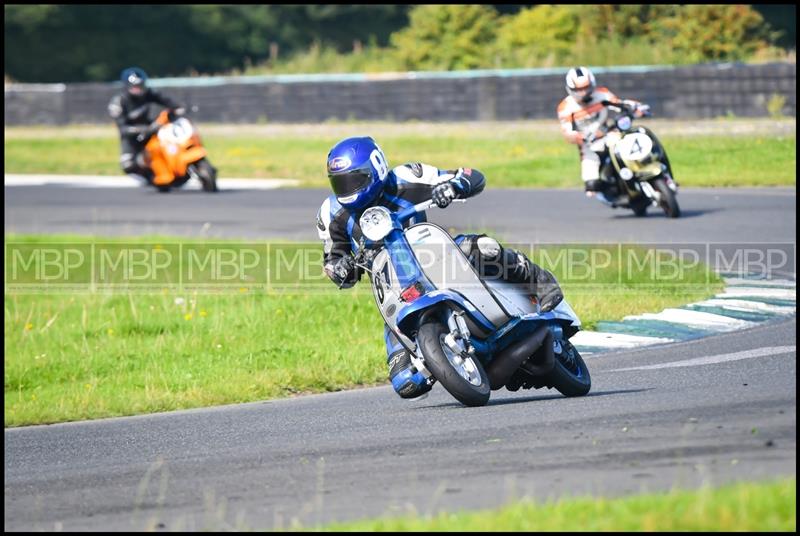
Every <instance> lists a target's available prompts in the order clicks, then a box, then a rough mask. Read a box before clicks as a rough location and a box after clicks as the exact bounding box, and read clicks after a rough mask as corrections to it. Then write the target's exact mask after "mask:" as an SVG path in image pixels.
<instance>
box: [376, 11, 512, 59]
mask: <svg viewBox="0 0 800 536" xmlns="http://www.w3.org/2000/svg"><path fill="white" fill-rule="evenodd" d="M499 18H500V16H499V14H498V12H497V10H496V9H495V8H493V7H491V6H485V5H463V4H446V5H433V4H431V5H420V6H416V7H414V8H413V9H412V10H411V11H410V12H409V25H408V26H407V27H406V28H404V29H402V30H400V31H399V32H395V33H394V34H392V36H391V38H390V42H391V44H392V46H393V47H394V48H395V50H396V52H397V56H398V58H399V60H400V63H401V65H402V68H403V69H410V70H418V69H429V70H433V69H443V70H458V69H475V68H480V67H487V66H489V65H491V64H492V59H493V58H492V49H493V48H494V41H495V37H496V34H497V26H498V20H499Z"/></svg>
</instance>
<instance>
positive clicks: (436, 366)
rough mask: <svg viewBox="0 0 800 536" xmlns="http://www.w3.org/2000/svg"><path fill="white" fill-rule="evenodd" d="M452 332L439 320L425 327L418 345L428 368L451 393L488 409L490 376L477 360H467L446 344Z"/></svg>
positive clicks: (473, 404)
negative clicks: (445, 339)
mask: <svg viewBox="0 0 800 536" xmlns="http://www.w3.org/2000/svg"><path fill="white" fill-rule="evenodd" d="M448 333H450V330H448V329H447V327H446V326H445V325H444V324H442V323H441V322H439V321H435V320H433V321H428V322H425V323H424V324H422V325H421V326H420V328H419V332H418V333H417V344H418V346H419V349H420V351H421V352H422V355H423V357H424V358H425V366H426V367H428V370H430V371H431V374H433V377H434V378H436V379H437V380H438V381H439V383H441V384H442V385H443V386H444V388H445V389H447V392H449V393H450V394H451V395H453V397H454V398H455V399H456V400H458V401H459V402H461V403H462V404H464V405H465V406H473V407H474V406H485V405H486V403H487V402H488V401H489V396H490V395H491V386H490V384H489V376H488V375H487V374H486V371H485V370H484V369H483V366H482V365H481V363H480V361H478V360H477V359H476V358H475V357H469V358H466V359H463V358H462V357H461V356H458V355H456V354H455V353H454V352H453V351H452V350H451V349H450V347H449V346H447V344H445V342H444V336H445V335H447V334H448Z"/></svg>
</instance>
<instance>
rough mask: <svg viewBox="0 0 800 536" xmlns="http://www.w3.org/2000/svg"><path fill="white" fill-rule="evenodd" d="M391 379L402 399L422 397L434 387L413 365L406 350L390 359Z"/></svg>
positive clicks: (396, 353)
mask: <svg viewBox="0 0 800 536" xmlns="http://www.w3.org/2000/svg"><path fill="white" fill-rule="evenodd" d="M389 379H390V380H391V381H392V387H394V390H395V392H397V394H398V395H400V397H401V398H417V397H420V396H422V395H424V394H425V393H427V392H428V391H430V390H431V388H432V387H433V386H432V385H431V384H429V383H428V381H427V379H426V378H425V376H423V375H422V374H420V373H419V372H418V371H417V369H416V368H415V367H414V365H413V364H412V363H411V357H410V356H409V355H408V351H407V350H405V349H404V350H400V351H398V352H395V353H394V354H392V355H391V356H390V357H389Z"/></svg>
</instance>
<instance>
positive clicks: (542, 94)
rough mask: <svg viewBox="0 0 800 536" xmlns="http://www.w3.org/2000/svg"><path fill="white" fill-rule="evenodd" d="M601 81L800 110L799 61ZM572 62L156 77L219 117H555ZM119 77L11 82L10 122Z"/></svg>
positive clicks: (607, 75)
mask: <svg viewBox="0 0 800 536" xmlns="http://www.w3.org/2000/svg"><path fill="white" fill-rule="evenodd" d="M593 70H594V72H595V74H596V76H597V78H598V83H599V84H601V85H605V86H607V87H608V88H609V89H611V90H612V91H613V92H615V93H616V94H617V95H619V96H620V97H623V98H626V97H627V98H634V99H638V100H641V101H644V102H647V103H649V104H650V105H651V107H652V110H653V114H654V116H655V117H663V118H708V117H717V116H722V115H727V114H729V113H732V114H735V115H736V116H739V117H764V116H767V115H769V114H768V111H767V103H768V102H769V100H770V99H771V98H772V97H773V96H774V95H779V96H783V97H784V98H785V105H784V108H783V113H784V114H786V115H790V116H796V89H795V80H796V65H795V64H788V63H775V64H764V65H741V64H723V65H697V66H687V67H661V68H659V67H619V68H607V69H603V68H596V69H593ZM565 72H566V71H565V69H521V70H505V71H462V72H450V73H422V72H417V73H398V74H375V75H365V74H354V75H282V76H260V77H241V78H221V77H215V78H182V79H179V78H176V79H158V80H153V82H152V84H153V86H154V87H158V88H159V89H161V90H163V91H164V92H167V93H169V94H170V95H172V96H174V97H176V98H177V99H179V100H182V101H183V102H185V103H188V104H189V105H195V106H198V111H197V112H196V113H195V114H193V117H194V118H196V119H197V120H199V121H205V122H221V123H256V122H264V121H269V122H278V123H308V122H312V123H314V122H320V121H326V120H337V119H339V120H395V121H408V120H432V121H460V120H464V121H473V120H515V119H540V118H541V119H552V118H554V117H555V109H556V106H557V104H558V103H559V101H560V100H561V99H562V98H563V97H564V96H565V92H564V75H565ZM116 91H118V89H117V86H116V84H112V83H107V84H101V83H95V84H68V85H65V84H8V85H6V88H5V124H6V125H19V124H68V123H108V122H110V121H111V119H110V118H109V117H108V115H107V111H106V105H107V103H108V101H109V99H110V98H111V96H112V95H113V94H114V93H115V92H116Z"/></svg>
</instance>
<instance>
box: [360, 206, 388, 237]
mask: <svg viewBox="0 0 800 536" xmlns="http://www.w3.org/2000/svg"><path fill="white" fill-rule="evenodd" d="M358 223H359V225H360V226H361V232H362V233H364V236H366V237H367V238H368V239H370V240H372V241H373V242H377V241H378V240H382V239H383V237H385V236H386V235H387V234H389V233H390V232H391V230H392V214H391V213H390V212H389V209H387V208H386V207H371V208H368V209H367V210H365V211H364V213H363V214H362V215H361V218H360V219H359V220H358Z"/></svg>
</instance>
